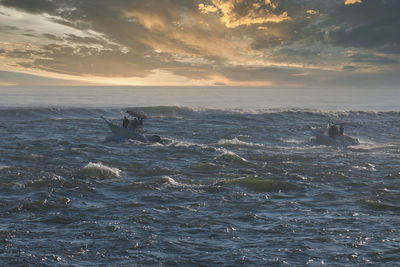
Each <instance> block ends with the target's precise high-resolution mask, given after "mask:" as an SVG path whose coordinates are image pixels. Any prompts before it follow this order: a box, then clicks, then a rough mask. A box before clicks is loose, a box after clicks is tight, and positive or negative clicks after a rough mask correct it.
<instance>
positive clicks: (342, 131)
mask: <svg viewBox="0 0 400 267" xmlns="http://www.w3.org/2000/svg"><path fill="white" fill-rule="evenodd" d="M343 134H344V127H343V125H340V128H339V135H343Z"/></svg>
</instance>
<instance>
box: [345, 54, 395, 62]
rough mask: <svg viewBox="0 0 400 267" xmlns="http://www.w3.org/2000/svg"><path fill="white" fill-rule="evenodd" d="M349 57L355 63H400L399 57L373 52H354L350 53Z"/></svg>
mask: <svg viewBox="0 0 400 267" xmlns="http://www.w3.org/2000/svg"><path fill="white" fill-rule="evenodd" d="M349 59H350V60H351V61H352V62H355V63H370V64H378V65H392V64H399V63H400V62H399V61H398V60H397V59H393V58H388V57H384V56H380V55H373V54H354V55H350V56H349Z"/></svg>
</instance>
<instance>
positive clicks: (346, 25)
mask: <svg viewBox="0 0 400 267" xmlns="http://www.w3.org/2000/svg"><path fill="white" fill-rule="evenodd" d="M399 11H400V1H398V0H364V1H363V2H362V3H361V4H356V5H345V6H341V7H339V8H338V9H337V10H335V12H333V13H332V14H331V15H330V18H329V20H328V23H329V24H330V25H332V26H335V28H333V29H332V30H330V31H329V34H328V37H329V41H331V42H333V43H334V44H336V45H341V46H344V47H349V46H351V47H361V48H372V49H385V50H386V51H392V52H398V46H399V43H400V34H399V33H398V32H399V28H400V16H399Z"/></svg>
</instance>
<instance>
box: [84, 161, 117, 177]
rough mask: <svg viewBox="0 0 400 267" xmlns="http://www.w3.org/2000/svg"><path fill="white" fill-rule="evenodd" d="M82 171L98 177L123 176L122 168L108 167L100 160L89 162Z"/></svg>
mask: <svg viewBox="0 0 400 267" xmlns="http://www.w3.org/2000/svg"><path fill="white" fill-rule="evenodd" d="M81 172H82V173H83V174H84V175H87V176H89V177H92V178H97V179H107V178H119V177H120V176H121V170H119V169H118V168H112V167H108V166H106V165H103V164H101V163H100V162H98V163H93V162H89V163H88V164H87V165H86V166H85V167H83V168H82V170H81Z"/></svg>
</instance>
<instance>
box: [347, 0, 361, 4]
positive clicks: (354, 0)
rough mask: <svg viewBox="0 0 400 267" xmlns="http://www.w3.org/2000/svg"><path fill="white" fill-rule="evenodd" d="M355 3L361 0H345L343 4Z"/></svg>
mask: <svg viewBox="0 0 400 267" xmlns="http://www.w3.org/2000/svg"><path fill="white" fill-rule="evenodd" d="M356 3H360V4H361V3H362V0H346V1H345V2H344V4H345V5H353V4H356Z"/></svg>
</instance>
